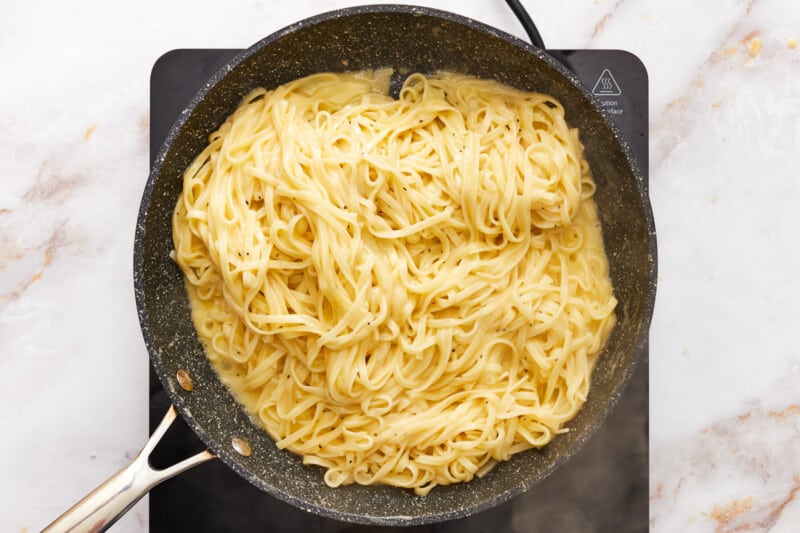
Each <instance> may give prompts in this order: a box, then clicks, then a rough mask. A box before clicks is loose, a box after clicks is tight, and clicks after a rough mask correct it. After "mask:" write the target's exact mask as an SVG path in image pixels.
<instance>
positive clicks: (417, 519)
mask: <svg viewBox="0 0 800 533" xmlns="http://www.w3.org/2000/svg"><path fill="white" fill-rule="evenodd" d="M386 13H398V14H412V15H413V14H419V15H420V16H428V17H434V18H439V19H443V20H445V21H447V22H451V23H456V24H459V25H461V26H466V27H469V28H471V29H475V30H478V31H480V32H482V33H486V34H488V35H490V36H492V37H494V38H498V39H501V40H503V41H505V42H507V43H508V44H510V45H512V46H515V47H517V48H521V49H522V50H524V51H525V52H527V53H528V54H531V55H533V56H535V57H536V58H537V59H538V60H540V61H543V62H544V63H545V64H547V65H548V66H549V67H551V68H552V69H554V70H556V71H557V72H558V73H559V74H560V75H561V76H563V77H564V78H565V79H566V80H568V81H569V82H570V83H571V84H572V85H573V86H575V88H576V89H577V90H578V91H579V92H580V93H581V94H582V95H583V96H584V97H585V98H586V99H587V100H588V101H589V102H590V103H591V104H592V105H593V106H594V108H595V109H596V110H597V111H598V113H599V115H600V116H601V117H602V118H603V120H604V121H605V123H606V124H607V125H608V127H609V128H610V130H611V132H612V134H613V136H614V140H615V142H616V143H617V144H618V145H619V146H620V149H621V151H622V153H623V154H624V156H625V158H626V161H627V164H628V165H629V167H630V169H631V171H632V174H633V176H634V177H635V180H636V185H637V189H638V193H639V196H640V199H641V202H642V206H643V214H644V219H645V220H644V222H645V225H646V227H647V231H648V234H649V239H648V248H649V253H650V258H651V260H650V262H649V267H650V268H649V272H648V276H649V279H648V292H647V296H646V298H644V300H643V304H644V312H643V319H642V322H641V328H640V330H639V333H638V336H637V337H636V340H635V342H634V352H635V353H634V354H633V357H632V359H631V362H630V364H629V365H628V366H627V367H626V369H625V371H624V372H623V377H622V379H621V380H620V381H619V382H618V383H616V384H615V386H614V387H613V388H612V392H611V395H610V399H609V400H608V401H607V402H606V404H605V405H603V407H602V408H601V409H600V410H599V411H598V412H597V414H596V416H594V417H593V419H592V420H591V421H590V423H589V424H588V425H587V427H586V429H585V430H584V431H583V433H582V435H581V437H580V438H579V439H578V440H576V442H575V443H574V444H573V445H572V446H571V447H569V448H568V449H567V450H566V451H565V453H563V454H561V455H560V456H559V457H558V458H556V459H555V460H554V461H553V462H552V463H551V464H550V465H549V466H548V467H547V468H545V469H542V470H539V471H537V472H536V473H535V474H534V475H531V476H528V477H527V478H525V480H524V482H522V483H519V484H518V485H516V486H515V487H514V488H513V489H510V490H506V491H504V492H501V493H496V494H494V495H493V496H492V497H491V498H488V499H485V500H483V501H481V502H480V503H478V504H473V505H470V506H469V507H459V508H456V509H453V510H449V511H435V512H431V513H429V514H419V515H415V516H388V515H384V516H374V515H363V514H355V513H351V512H344V511H340V510H337V509H333V508H330V507H323V506H320V505H316V504H311V503H309V502H308V501H306V500H303V499H301V498H298V497H296V496H295V495H293V494H290V493H288V492H286V491H284V490H282V489H280V488H278V487H276V486H274V485H270V484H268V483H266V482H265V481H263V480H262V479H261V478H260V477H258V476H256V475H255V474H253V473H252V472H250V471H249V470H247V469H246V468H245V467H243V466H242V465H241V464H240V463H239V462H237V461H236V460H235V459H234V456H233V453H232V452H230V451H229V450H228V449H227V448H226V447H224V446H223V445H222V443H220V442H219V441H217V440H216V439H214V438H212V437H211V436H210V435H209V433H208V432H206V430H205V429H204V428H203V427H202V426H201V425H200V424H199V423H198V422H197V421H196V419H195V418H194V417H193V416H192V414H191V412H190V411H189V409H188V408H187V406H186V405H185V403H184V401H183V399H182V398H181V396H180V395H178V394H175V393H174V392H173V391H172V389H171V387H170V386H169V381H170V379H171V376H169V375H168V374H167V369H166V368H165V366H164V364H163V362H162V361H161V359H160V358H159V357H158V355H157V351H158V350H157V346H156V343H155V341H154V339H153V337H152V334H151V332H150V326H149V323H150V322H149V316H148V313H147V307H146V303H145V295H144V288H143V269H142V267H143V261H144V258H143V240H144V235H145V221H146V219H147V214H148V210H149V207H150V204H151V197H152V193H153V189H154V185H155V182H156V180H157V178H158V176H159V175H160V173H161V169H162V166H163V164H164V161H165V159H166V156H167V153H168V152H169V151H170V149H171V148H172V145H173V142H174V141H175V139H176V138H177V137H178V136H179V134H180V133H181V132H182V131H183V129H184V126H185V124H186V122H187V121H188V120H189V118H190V117H191V116H192V114H193V112H194V111H195V109H196V108H197V106H198V105H199V104H200V103H201V102H202V101H203V100H204V99H205V98H206V96H207V95H208V93H209V92H210V91H211V90H212V89H213V88H214V87H215V86H216V85H217V84H219V83H220V82H221V81H222V80H223V79H224V78H225V77H226V76H227V75H228V74H229V73H230V72H231V71H233V70H234V69H235V68H237V67H238V66H239V65H240V64H242V63H243V62H245V61H246V60H247V59H249V58H250V57H251V56H253V55H255V54H257V53H259V52H260V51H261V50H262V49H264V48H265V47H267V46H269V45H271V44H272V43H273V42H275V41H277V40H279V39H281V38H283V37H285V36H286V35H289V34H291V33H294V32H296V31H298V30H302V29H304V28H307V27H310V26H314V25H317V24H319V23H323V22H327V21H330V20H333V19H337V18H344V17H352V16H360V15H365V14H386ZM133 263H134V264H133V267H134V289H135V296H136V306H137V314H138V317H139V322H140V326H141V329H142V335H143V337H144V341H145V345H146V348H147V351H148V355H149V357H150V361H151V364H153V367H154V369H155V371H156V374H157V375H158V377H159V379H160V381H161V382H162V383H163V384H164V388H165V391H167V394H168V395H169V397H170V400H171V401H172V402H173V404H174V405H175V407H176V409H177V410H178V412H179V413H180V414H181V416H182V417H183V418H184V420H185V421H187V423H188V424H189V426H190V427H191V428H192V430H193V431H194V432H195V434H197V435H198V437H199V438H200V439H201V440H202V441H203V443H204V444H205V445H206V446H208V448H209V449H210V450H212V451H213V452H214V453H215V454H216V455H217V456H218V457H220V458H221V459H222V460H223V462H224V463H225V464H226V466H228V467H229V468H231V469H232V470H234V471H235V472H236V473H237V474H238V475H239V476H241V477H243V478H244V479H246V480H247V481H248V482H250V483H251V484H253V485H255V486H256V487H258V488H259V489H261V490H262V491H264V492H267V493H268V494H270V495H272V496H274V497H277V498H278V499H280V500H282V501H285V502H287V503H289V504H291V505H294V506H295V507H299V508H301V509H304V510H306V511H311V512H314V513H316V514H319V515H321V516H325V517H328V518H333V519H337V520H342V521H346V522H353V523H361V524H371V525H421V524H428V523H433V522H440V521H445V520H450V519H455V518H461V517H465V516H468V515H471V514H475V513H478V512H480V511H483V510H486V509H488V508H491V507H494V506H496V505H498V504H500V503H503V502H505V501H507V500H509V499H511V498H512V497H514V496H517V495H519V494H521V493H522V492H525V491H527V490H528V489H530V488H531V487H532V486H534V485H535V484H537V483H538V482H540V481H541V480H543V479H545V478H546V477H548V476H549V475H551V474H552V473H553V472H554V471H555V470H557V469H558V468H560V467H561V466H562V465H563V464H564V463H566V462H567V461H568V460H570V459H571V458H572V457H573V456H574V455H575V454H576V453H577V452H578V450H580V449H581V448H582V447H583V445H584V444H585V442H586V441H587V440H588V439H589V438H591V436H592V435H593V434H594V433H595V432H596V430H597V429H598V428H599V427H600V426H601V425H602V424H603V423H604V421H605V419H606V417H607V415H608V414H609V413H610V412H611V410H612V409H613V408H614V407H615V405H616V404H617V402H618V400H619V398H620V396H621V392H622V390H623V389H624V388H625V386H626V385H627V383H628V382H629V381H630V378H631V376H632V375H633V373H634V371H635V370H636V368H637V367H638V364H639V361H640V359H641V357H642V353H643V351H644V347H645V346H646V344H647V339H648V333H649V327H650V323H651V320H652V314H653V308H654V304H655V292H656V272H657V247H656V237H655V223H654V219H653V213H652V207H651V204H650V199H649V195H648V192H647V187H646V185H645V183H644V179H643V177H642V173H641V171H640V169H639V166H638V163H637V161H636V159H635V158H634V157H633V155H632V152H631V150H630V147H629V146H628V144H627V142H625V140H624V137H623V136H622V134H621V132H620V130H619V128H618V127H617V126H616V124H615V123H614V122H613V121H611V120H609V117H608V116H607V114H606V113H605V112H603V111H602V107H601V106H599V104H598V102H597V99H596V98H595V97H594V95H592V94H591V92H590V91H589V90H588V89H587V88H586V87H585V86H584V85H583V83H582V82H581V81H580V80H578V78H577V77H576V75H575V74H574V73H573V72H572V71H570V70H569V69H567V68H566V67H565V66H564V65H562V64H561V63H559V62H558V61H557V60H556V59H555V58H553V57H552V56H551V55H549V54H547V53H546V52H544V51H543V50H541V49H539V48H536V47H534V46H532V45H530V44H528V43H526V42H524V41H522V40H521V39H519V38H517V37H515V36H513V35H511V34H508V33H506V32H504V31H502V30H499V29H497V28H494V27H492V26H489V25H487V24H484V23H481V22H479V21H476V20H474V19H471V18H469V17H465V16H462V15H458V14H455V13H451V12H448V11H443V10H438V9H434V8H428V7H420V6H413V5H402V4H375V5H366V6H354V7H347V8H342V9H336V10H332V11H327V12H324V13H320V14H317V15H314V16H311V17H308V18H305V19H302V20H300V21H298V22H295V23H292V24H290V25H288V26H285V27H284V28H282V29H279V30H278V31H276V32H273V33H272V34H270V35H268V36H267V37H265V38H263V39H261V40H259V41H258V42H256V43H255V44H253V45H252V46H250V47H248V48H247V49H245V50H243V51H242V52H240V53H239V54H237V55H236V56H235V57H234V58H233V59H231V60H230V61H229V62H228V63H227V64H226V65H225V66H224V67H222V68H221V69H220V70H218V71H217V72H216V73H215V74H214V75H212V76H211V77H210V78H209V80H208V81H207V82H206V83H205V84H203V86H202V88H201V89H200V90H199V91H198V92H197V93H196V94H195V96H194V97H193V98H192V99H191V100H190V102H189V103H188V104H187V105H186V107H185V108H184V109H183V111H182V112H181V114H180V115H179V117H178V119H177V120H176V121H175V123H174V124H173V126H172V127H171V128H170V130H169V133H168V135H167V137H166V138H165V140H164V142H163V143H162V145H161V147H160V149H159V151H158V154H157V155H156V157H155V158H154V160H153V164H152V167H151V169H150V174H149V176H148V179H147V183H146V185H145V188H144V191H143V194H142V199H141V204H140V208H139V213H138V218H137V226H136V232H135V237H134V261H133ZM287 453H288V452H287ZM398 490H400V489H398Z"/></svg>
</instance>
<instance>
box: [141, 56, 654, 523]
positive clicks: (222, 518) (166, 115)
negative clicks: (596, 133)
mask: <svg viewBox="0 0 800 533" xmlns="http://www.w3.org/2000/svg"><path fill="white" fill-rule="evenodd" d="M238 52H239V50H198V49H191V50H173V51H171V52H168V53H167V54H165V55H164V56H162V57H161V58H160V59H159V60H158V61H157V62H156V64H155V66H154V67H153V71H152V75H151V79H150V158H151V163H152V159H153V158H154V157H155V155H156V153H157V152H158V149H159V148H160V146H161V144H162V142H163V141H164V138H165V137H166V135H167V132H168V131H169V129H170V128H171V127H172V124H173V123H174V121H175V119H176V118H177V117H178V115H179V114H180V112H181V111H182V110H183V108H184V107H185V106H186V104H187V103H188V102H189V100H190V99H191V98H192V96H194V94H195V93H196V92H197V90H198V89H199V88H200V87H201V85H202V84H203V83H205V81H206V80H208V78H209V77H211V75H212V74H214V72H216V71H217V70H218V69H219V68H220V67H222V66H223V65H224V64H225V63H227V62H228V61H229V60H230V59H231V58H232V57H233V56H234V55H236V53H238ZM549 52H550V53H551V54H552V55H553V56H554V57H555V58H556V59H558V60H559V61H561V62H562V63H564V64H565V65H566V66H567V67H568V68H570V69H571V70H573V71H574V72H575V73H576V74H577V75H578V77H579V78H580V79H581V81H583V82H584V84H585V85H586V86H587V87H588V88H589V89H591V90H592V92H593V93H594V94H595V95H596V96H597V97H598V99H599V100H600V103H601V105H602V106H603V109H604V110H605V111H606V112H607V114H608V116H609V117H610V118H611V119H612V120H613V121H615V122H616V123H617V125H618V126H619V127H620V128H621V130H622V132H623V134H624V135H625V137H626V138H627V139H628V142H629V144H630V146H631V149H632V151H633V153H634V156H635V157H636V158H637V160H638V162H639V166H640V168H641V169H642V171H643V174H644V176H645V178H647V168H648V135H647V123H648V115H647V108H648V100H647V98H648V86H647V73H646V71H645V69H644V66H643V65H642V64H641V62H640V61H639V60H638V59H637V58H636V57H634V56H633V55H631V54H629V53H627V52H623V51H617V50H550V51H549ZM647 368H648V365H647V360H646V358H645V360H643V361H641V363H640V365H639V368H638V369H637V370H636V372H635V373H634V375H633V378H632V379H631V382H630V383H629V384H628V386H627V388H626V389H625V391H624V394H623V397H622V399H621V400H620V402H619V404H617V406H616V408H615V409H614V410H613V411H612V412H611V414H610V415H609V416H608V418H607V419H606V422H605V423H604V424H603V425H602V426H601V427H600V429H598V431H597V432H596V433H595V435H594V436H593V437H592V438H591V439H590V440H589V442H587V443H586V445H585V446H584V447H583V448H582V449H581V450H580V451H579V452H578V453H577V454H576V455H575V456H574V457H573V458H572V459H571V460H570V461H568V462H567V464H565V465H564V466H562V467H561V468H559V469H558V470H557V471H556V472H555V473H553V474H552V475H551V476H550V477H548V478H546V479H545V480H544V481H542V482H541V483H539V484H538V485H536V486H534V487H533V488H532V489H531V490H529V491H528V492H526V493H524V494H522V495H520V496H518V497H516V498H514V499H512V500H510V501H508V502H506V503H504V504H502V505H499V506H497V507H494V508H492V509H489V510H487V511H484V512H482V513H478V514H476V515H473V516H470V517H467V518H462V519H459V520H452V521H449V522H442V523H439V524H432V525H428V526H417V527H411V528H383V527H378V526H361V525H355V524H348V523H345V522H338V521H336V520H331V519H328V518H322V517H319V516H317V515H314V514H310V513H308V512H306V511H302V510H300V509H297V508H295V507H293V506H291V505H289V504H287V503H284V502H282V501H280V500H277V499H275V498H273V497H272V496H270V495H268V494H266V493H264V492H262V491H261V490H259V489H257V488H255V487H254V486H252V485H250V484H249V483H248V482H246V481H245V480H243V479H242V478H240V477H239V476H238V475H236V474H235V473H234V472H233V471H232V470H230V469H228V467H227V466H225V465H224V464H223V463H222V462H221V461H209V462H207V463H205V464H202V465H200V466H198V467H196V468H194V469H193V470H189V471H188V472H185V473H183V474H181V475H180V476H178V477H176V478H173V479H171V480H169V481H166V482H165V483H163V484H162V485H160V486H157V487H156V488H154V489H153V490H152V491H151V492H150V531H151V532H173V531H193V532H201V531H213V532H225V531H236V532H249V531H303V532H306V531H308V532H336V533H344V532H371V531H407V532H409V533H411V532H414V533H416V532H423V531H425V532H458V533H473V532H479V531H486V532H496V533H505V532H526V533H528V532H530V533H539V532H559V533H590V532H592V533H593V532H598V533H599V532H615V533H628V532H631V533H632V532H637V533H638V532H641V531H646V530H647V528H648V521H649V517H648V427H647V424H648V371H647ZM149 398H150V399H149V403H150V430H151V431H152V430H153V429H154V428H155V427H156V425H158V423H159V422H160V421H161V418H162V417H163V416H164V413H165V412H166V410H167V408H168V406H169V398H168V397H167V395H166V393H165V392H164V390H163V388H162V387H161V383H160V382H159V381H158V378H157V377H156V375H155V372H153V370H152V368H151V370H150V397H149ZM202 449H203V445H202V443H201V442H200V440H199V439H198V438H197V437H196V436H195V435H194V433H192V431H191V430H190V429H189V428H188V426H186V424H185V423H183V420H182V419H181V418H180V417H179V418H178V420H177V421H176V422H175V423H174V424H173V427H172V428H171V429H170V430H169V432H168V433H167V435H166V436H165V438H164V439H163V440H162V442H161V444H160V445H159V446H158V447H157V448H156V450H155V453H154V454H153V456H152V459H151V462H152V463H153V465H154V466H156V467H163V466H166V465H168V464H172V463H174V462H177V461H179V460H181V459H183V458H185V457H187V456H188V455H190V454H192V453H195V452H197V451H199V450H202Z"/></svg>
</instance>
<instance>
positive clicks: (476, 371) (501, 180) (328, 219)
mask: <svg viewBox="0 0 800 533" xmlns="http://www.w3.org/2000/svg"><path fill="white" fill-rule="evenodd" d="M390 74H391V72H390V71H388V70H379V71H374V72H355V73H344V74H334V73H323V74H316V75H312V76H308V77H305V78H302V79H298V80H296V81H292V82H290V83H287V84H285V85H282V86H280V87H278V88H276V89H273V90H267V89H256V90H254V91H252V92H251V93H250V94H248V95H247V96H246V98H245V99H244V101H243V102H242V104H241V105H240V107H239V108H238V109H237V110H236V111H235V113H233V115H231V116H230V117H229V118H228V119H227V120H226V121H225V123H224V124H222V126H221V127H220V128H219V129H218V130H217V131H215V132H214V133H213V134H212V135H211V136H210V140H209V144H208V147H207V148H206V149H205V150H204V151H203V152H202V153H201V154H200V155H199V156H198V157H197V158H196V160H195V161H194V162H193V163H192V164H191V165H190V166H189V168H188V169H187V170H186V172H185V174H184V176H183V192H182V194H181V195H180V198H179V200H178V203H177V206H176V208H175V212H174V219H173V237H174V242H175V259H176V261H177V263H178V265H179V266H180V268H181V269H182V271H183V272H184V274H185V277H186V287H187V290H188V293H189V297H190V302H191V306H192V318H193V321H194V323H195V326H196V328H197V332H198V334H199V337H200V339H201V340H202V341H203V343H204V345H205V347H206V352H207V355H208V358H209V359H210V360H211V362H212V363H213V365H214V367H215V369H216V370H217V372H218V374H219V375H220V377H221V379H222V380H223V382H224V383H225V384H226V385H227V386H228V387H229V388H230V390H231V392H232V393H233V394H234V395H235V397H236V398H237V399H238V400H239V401H240V402H241V403H242V404H243V405H244V406H245V407H246V409H247V410H248V411H249V412H250V413H251V414H252V416H253V417H254V419H255V420H257V421H258V422H259V423H260V424H261V425H262V426H263V427H264V429H265V430H266V431H267V432H269V434H270V435H271V436H272V438H273V439H274V440H275V442H276V444H277V446H278V447H279V448H283V449H288V450H291V451H292V452H295V453H297V454H300V455H302V457H303V461H304V462H305V463H307V464H310V465H319V466H321V467H323V468H324V469H325V475H324V477H325V482H326V483H328V484H329V485H331V486H338V485H342V484H348V483H354V482H355V483H361V484H372V483H383V484H389V485H394V486H398V487H408V488H413V489H414V490H415V491H416V492H417V493H418V494H426V493H427V492H428V491H430V490H431V489H432V488H433V487H435V486H436V485H445V484H450V483H456V482H462V481H469V480H470V479H472V478H473V477H474V476H476V475H478V476H480V475H483V474H485V473H486V472H487V471H489V470H490V469H491V467H492V466H493V465H494V464H495V463H496V462H498V461H504V460H507V459H508V458H509V457H510V456H511V455H512V454H515V453H518V452H521V451H523V450H526V449H529V448H536V447H541V446H544V445H546V444H547V443H548V442H550V440H551V439H553V437H554V436H555V435H557V434H558V433H562V432H564V431H567V427H566V424H567V423H568V422H569V421H570V420H571V419H572V418H573V417H574V416H575V414H576V413H577V412H578V410H579V409H580V408H581V406H582V405H583V403H584V402H585V401H586V398H587V394H589V386H590V377H591V372H592V368H593V366H594V363H595V360H596V358H597V356H598V353H599V352H600V349H601V347H602V346H603V343H604V342H605V340H606V338H607V337H608V335H609V333H610V331H611V330H612V328H613V326H614V321H615V317H614V309H615V306H616V300H615V299H614V296H613V292H612V286H611V282H610V280H609V276H608V262H607V259H606V256H605V252H604V249H603V242H602V236H601V232H600V226H599V222H598V217H597V210H596V206H595V204H594V201H593V199H592V196H593V193H594V190H595V185H594V182H593V180H592V176H591V173H590V170H589V167H588V164H587V163H586V160H585V159H584V157H583V147H582V145H581V143H580V141H579V138H578V131H577V130H576V129H570V128H569V126H568V125H567V123H566V122H565V117H564V110H563V108H562V106H561V105H560V104H559V102H557V101H556V100H554V99H553V98H552V97H550V96H547V95H544V94H537V93H526V92H522V91H519V90H516V89H513V88H510V87H507V86H504V85H501V84H499V83H497V82H495V81H489V80H481V79H476V78H471V77H466V76H462V75H457V74H453V73H445V72H443V73H438V74H435V75H429V76H426V75H422V74H413V75H411V76H409V77H408V78H407V79H406V81H405V83H404V85H403V88H402V90H401V92H400V95H399V98H398V99H393V98H391V97H390V96H389V95H388V86H389V76H390Z"/></svg>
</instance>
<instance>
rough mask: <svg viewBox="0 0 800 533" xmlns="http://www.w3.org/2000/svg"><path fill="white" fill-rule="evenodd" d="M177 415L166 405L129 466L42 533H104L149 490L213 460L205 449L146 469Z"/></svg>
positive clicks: (212, 456)
mask: <svg viewBox="0 0 800 533" xmlns="http://www.w3.org/2000/svg"><path fill="white" fill-rule="evenodd" d="M177 416H178V414H177V412H176V411H175V407H174V406H170V407H169V411H167V414H166V415H165V416H164V419H163V420H162V421H161V423H160V424H159V425H158V427H157V428H156V430H155V431H154V432H153V434H152V435H151V436H150V438H149V439H148V441H147V443H146V444H145V445H144V447H143V448H142V450H141V451H140V452H139V454H138V455H137V456H136V458H135V459H134V460H133V462H132V463H131V464H129V465H128V466H126V467H125V468H123V469H122V470H120V471H119V472H117V473H116V474H114V475H113V476H111V477H110V478H108V479H107V480H106V481H105V482H103V484H102V485H100V486H99V487H97V488H96V489H94V490H93V491H92V492H90V493H89V494H87V495H86V496H85V497H84V498H83V499H82V500H81V501H79V502H78V503H76V504H75V505H73V506H72V507H70V508H69V510H67V511H66V512H65V513H64V514H62V515H61V516H59V517H58V518H57V519H56V520H55V521H54V522H53V523H52V524H50V525H49V526H47V527H46V528H44V530H43V531H44V532H46V533H60V532H62V531H70V532H76V533H83V532H87V533H89V532H91V533H95V532H98V531H105V530H106V529H108V528H109V527H111V525H112V524H113V523H114V522H116V521H117V520H118V519H119V517H121V516H122V515H123V514H125V513H126V512H127V511H128V509H130V508H131V507H133V504H135V503H136V502H138V501H139V500H140V499H141V498H142V496H144V495H145V494H147V493H148V492H149V491H150V489H152V488H153V487H155V486H156V485H158V484H159V483H161V482H162V481H165V480H167V479H169V478H171V477H173V476H176V475H178V474H180V473H181V472H183V471H185V470H188V469H190V468H192V467H193V466H196V465H199V464H200V463H204V462H206V461H208V460H209V459H213V458H214V457H216V456H215V455H214V454H213V453H211V452H209V451H208V450H206V451H203V452H200V453H198V454H197V455H194V456H192V457H189V458H188V459H184V460H183V461H181V462H180V463H177V464H174V465H172V466H170V467H168V468H165V469H164V470H155V469H154V468H152V467H151V466H150V461H149V459H150V453H151V452H152V451H153V449H154V448H155V447H156V445H157V444H158V443H159V441H160V440H161V437H163V436H164V433H166V432H167V430H168V429H169V427H170V426H171V425H172V422H173V421H174V420H175V418H176V417H177Z"/></svg>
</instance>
